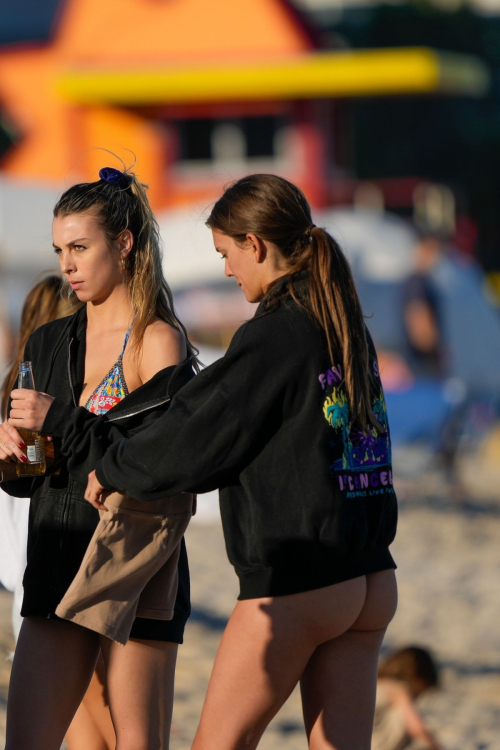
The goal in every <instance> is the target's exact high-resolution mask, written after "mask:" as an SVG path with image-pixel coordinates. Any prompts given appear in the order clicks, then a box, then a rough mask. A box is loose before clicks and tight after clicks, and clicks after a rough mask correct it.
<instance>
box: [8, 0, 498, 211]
mask: <svg viewBox="0 0 500 750" xmlns="http://www.w3.org/2000/svg"><path fill="white" fill-rule="evenodd" d="M487 85H488V80H487V73H486V72H485V71H484V70H483V68H482V67H481V64H480V63H479V62H477V61H475V60H473V59H471V58H465V57H462V56H457V55H446V56H442V55H438V54H437V53H435V52H433V51H431V50H426V49H408V50H404V49H403V50H387V51H384V50H373V51H366V52H363V51H361V52H321V51H319V50H318V49H317V46H316V43H315V39H314V33H313V32H311V30H310V29H309V28H308V26H307V24H306V23H305V22H304V21H303V19H302V18H301V17H300V16H299V14H298V13H297V12H296V11H295V10H294V9H293V8H292V6H291V5H290V4H289V3H288V2H286V0H210V2H207V0H105V2H103V1H102V0H66V2H64V3H63V4H62V9H61V13H60V16H59V19H58V23H57V26H56V29H55V32H54V35H53V38H52V39H51V40H50V41H49V42H48V43H46V44H44V45H38V46H36V47H31V48H27V47H22V48H19V49H12V48H4V49H3V50H0V103H1V105H2V107H3V109H4V110H5V111H6V113H7V115H8V116H9V117H10V118H11V119H12V121H13V122H14V123H15V124H16V126H17V128H18V130H19V131H20V138H19V140H18V142H17V143H16V144H15V145H14V146H12V147H11V148H10V150H9V151H8V152H7V154H6V155H5V156H4V158H3V160H2V163H1V165H0V166H1V168H2V170H3V171H4V172H5V173H7V174H8V175H11V176H12V177H15V178H19V179H23V180H29V181H32V182H33V181H36V182H39V183H45V184H46V183H53V184H56V185H61V184H70V183H73V182H75V181H80V180H92V179H96V176H97V171H98V168H99V167H100V166H102V165H103V162H105V161H109V158H108V157H106V156H104V155H103V154H102V153H101V152H99V151H96V150H95V149H96V148H97V147H101V148H107V149H109V150H111V151H113V152H114V153H117V154H118V155H120V156H121V157H122V158H124V160H125V161H126V162H131V161H132V158H133V157H132V155H131V152H133V154H135V156H136V158H137V162H138V168H137V169H138V173H139V174H140V175H141V177H142V178H143V179H144V180H145V181H147V182H148V183H149V184H150V187H151V193H150V194H151V199H152V203H153V205H154V207H155V208H156V209H161V208H167V207H169V206H174V205H179V204H182V203H185V202H187V201H192V200H203V201H207V200H211V199H212V198H213V197H214V196H216V195H217V194H218V193H219V192H220V186H221V184H223V183H225V182H227V181H228V180H230V179H233V178H236V177H238V176H240V175H241V174H242V173H245V172H249V171H262V170H266V171H274V172H278V173H281V174H283V175H285V176H287V177H289V178H290V179H292V180H294V181H296V182H298V183H299V184H300V185H301V186H302V187H303V188H304V189H305V190H306V192H307V194H308V196H309V198H310V200H311V201H312V203H313V204H315V205H324V204H326V203H328V202H329V196H330V193H329V187H328V185H329V181H330V180H331V178H332V175H333V176H335V174H336V171H337V172H338V169H339V167H338V155H337V153H336V152H335V149H336V147H337V144H338V139H337V138H336V136H335V132H336V128H338V122H339V118H338V116H337V113H336V110H335V99H336V98H339V97H341V98H342V97H347V96H362V95H394V94H405V93H431V92H432V93H435V92H442V93H447V92H451V93H457V92H459V93H462V94H468V95H480V94H481V93H482V92H483V91H484V90H485V89H486V87H487Z"/></svg>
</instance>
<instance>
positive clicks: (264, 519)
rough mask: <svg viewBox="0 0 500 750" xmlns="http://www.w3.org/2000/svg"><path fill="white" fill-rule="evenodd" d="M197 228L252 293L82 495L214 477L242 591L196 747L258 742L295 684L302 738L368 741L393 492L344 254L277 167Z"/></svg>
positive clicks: (387, 613) (390, 597)
mask: <svg viewBox="0 0 500 750" xmlns="http://www.w3.org/2000/svg"><path fill="white" fill-rule="evenodd" d="M207 225H208V226H209V227H210V228H211V229H212V233H213V239H214V244H215V248H216V250H217V252H219V253H220V255H221V258H222V259H223V260H224V269H225V274H226V276H229V277H234V278H235V280H236V281H237V283H238V285H239V286H240V287H241V289H242V291H243V292H244V294H245V296H246V298H247V300H248V301H249V302H260V305H259V308H258V310H257V313H256V315H255V317H254V318H252V320H250V321H248V322H247V323H245V324H244V325H243V326H242V327H241V328H240V329H239V330H238V332H237V333H236V334H235V336H234V338H233V340H232V342H231V345H230V346H229V349H228V351H227V353H226V355H225V356H224V357H223V358H222V359H220V360H219V361H218V362H216V363H214V364H212V365H211V366H210V367H208V368H206V369H205V370H203V372H202V373H201V374H200V375H198V376H197V377H196V378H194V379H193V380H192V381H191V382H190V383H187V384H186V385H185V386H184V387H183V388H182V389H181V390H180V391H179V392H178V393H177V394H176V396H175V398H174V400H173V402H172V405H171V408H170V409H169V411H168V413H166V414H165V415H164V416H163V417H162V418H161V419H159V420H157V421H156V422H155V424H154V425H152V426H151V427H149V428H148V429H147V430H144V431H143V432H142V433H141V434H140V435H136V436H134V437H132V438H130V439H128V440H122V441H120V442H117V443H115V444H114V445H112V446H110V448H109V449H108V451H107V452H106V454H105V455H104V457H103V458H102V460H101V461H99V462H98V464H97V468H96V471H95V472H92V473H91V475H90V477H89V484H88V487H87V492H86V494H85V497H86V498H87V499H88V500H89V502H90V503H91V504H93V505H94V507H101V504H102V502H104V503H105V502H106V498H107V497H108V494H109V492H110V491H112V490H113V489H123V487H127V488H128V491H129V492H130V493H131V494H132V495H133V496H134V497H136V498H137V499H138V500H141V501H144V504H145V505H147V503H148V501H153V500H154V499H155V498H156V497H158V496H159V495H161V494H162V493H163V494H164V493H167V494H174V493H176V492H179V491H182V490H189V491H192V492H195V491H199V492H206V491H207V490H213V489H215V488H220V505H221V514H222V522H223V528H224V535H225V541H226V548H227V551H228V555H229V558H230V560H231V562H232V563H233V565H234V566H235V569H236V572H237V574H238V577H239V580H240V595H239V597H238V599H239V601H238V602H237V604H236V607H235V609H234V611H233V613H232V615H231V617H230V619H229V623H228V625H227V627H226V630H225V632H224V634H223V637H222V641H221V645H220V648H219V651H218V654H217V657H216V661H215V664H214V668H213V672H212V676H211V679H210V684H209V688H208V693H207V697H206V700H205V704H204V707H203V711H202V716H201V721H200V725H199V727H198V731H197V734H196V737H195V740H194V744H193V750H236V748H242V747H245V748H248V750H252V748H255V747H257V745H258V743H259V740H260V738H261V736H262V734H263V732H264V730H265V728H266V727H267V725H268V723H269V722H270V721H271V719H272V718H273V716H274V715H275V714H276V713H277V711H278V710H279V709H280V707H281V706H282V705H283V703H284V702H285V701H286V700H287V698H288V697H289V696H290V694H291V692H292V690H293V689H294V687H295V686H296V684H297V683H298V682H300V684H301V690H302V702H303V711H304V719H305V725H306V731H307V735H308V738H309V744H310V747H311V748H314V749H315V750H320V748H331V747H335V748H337V749H338V750H369V748H370V741H371V734H372V727H373V716H374V709H375V692H376V679H377V660H378V654H379V650H380V646H381V643H382V640H383V637H384V634H385V631H386V628H387V625H388V623H389V622H390V620H391V619H392V617H393V615H394V612H395V609H396V599H397V591H396V579H395V574H394V568H395V567H396V565H395V563H394V560H393V558H392V556H391V554H390V552H389V545H390V544H391V542H392V540H393V538H394V535H395V532H396V516H397V503H396V497H395V493H394V489H393V486H392V470H391V447H390V437H389V430H388V423H387V412H386V409H385V402H384V397H383V393H382V386H381V382H380V378H379V372H378V365H377V358H376V353H375V349H374V347H373V343H372V341H371V337H370V335H369V333H368V332H367V329H366V327H365V323H364V318H363V313H362V310H361V305H360V302H359V299H358V295H357V291H356V288H355V285H354V281H353V278H352V275H351V271H350V268H349V265H348V263H347V261H346V258H345V256H344V254H343V253H342V251H341V249H340V248H339V246H338V245H337V243H336V242H335V240H334V239H333V238H332V237H331V236H330V235H329V234H328V233H327V232H326V231H325V230H323V229H321V228H319V227H316V226H315V225H314V224H313V222H312V220H311V212H310V207H309V205H308V203H307V201H306V199H305V197H304V195H303V193H302V192H301V191H300V190H299V189H298V188H297V187H296V186H295V185H293V184H292V183H290V182H288V181H287V180H284V179H282V178H280V177H277V176H275V175H250V176H248V177H246V178H243V179H241V180H239V181H238V182H236V183H234V184H233V185H232V186H230V187H229V188H228V189H227V190H226V192H225V193H224V194H223V196H222V197H221V198H220V199H219V201H217V203H216V204H215V206H214V208H213V210H212V212H211V214H210V217H209V219H208V221H207Z"/></svg>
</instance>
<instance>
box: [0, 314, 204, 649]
mask: <svg viewBox="0 0 500 750" xmlns="http://www.w3.org/2000/svg"><path fill="white" fill-rule="evenodd" d="M85 330H86V309H85V307H83V308H82V309H81V310H79V311H78V312H77V313H75V314H74V315H72V316H71V317H69V318H63V319H60V320H56V321H53V322H51V323H48V324H47V325H44V326H42V327H41V328H39V329H38V330H37V331H35V333H33V335H32V336H31V337H30V338H29V340H28V343H27V345H26V349H25V355H24V357H25V359H27V360H30V361H31V362H32V363H33V373H34V379H35V385H36V388H37V390H39V391H44V392H45V393H48V394H50V395H51V396H55V399H54V401H53V402H52V405H51V407H50V409H49V412H48V414H47V417H46V419H45V422H44V424H43V426H42V432H43V433H44V434H47V435H52V436H53V437H54V439H55V441H54V442H55V450H56V456H58V458H57V460H56V463H55V465H54V467H53V468H52V469H51V470H49V471H48V472H47V474H46V475H45V476H44V477H38V478H36V479H30V478H21V479H18V480H14V481H10V482H4V483H3V484H2V488H3V489H4V490H5V491H6V492H7V493H9V494H11V495H14V496H16V497H31V505H30V523H29V534H28V564H27V568H26V572H25V576H24V602H23V609H22V614H23V616H26V615H44V616H51V615H52V614H53V612H54V610H55V607H56V606H57V604H58V603H59V601H60V600H61V598H62V596H63V595H64V594H65V592H66V589H67V588H68V586H69V584H70V583H71V581H72V580H73V578H74V577H75V575H76V573H77V571H78V568H79V566H80V563H81V561H82V558H83V556H84V554H85V551H86V549H87V546H88V544H89V541H90V539H91V537H92V534H93V533H94V530H95V527H96V525H97V523H98V521H99V514H98V512H97V511H96V510H95V508H93V507H92V506H91V505H90V504H89V503H88V502H87V501H86V500H85V499H84V497H83V495H84V491H85V487H86V484H87V477H88V474H89V472H90V471H92V470H93V469H94V468H95V466H96V463H97V461H98V459H99V458H101V457H102V455H103V454H104V452H105V450H106V448H107V447H109V445H110V444H112V443H113V442H115V441H116V440H120V439H122V438H123V437H126V436H130V435H134V434H136V433H137V432H140V430H142V429H144V428H145V427H147V426H148V425H150V424H153V422H154V421H155V420H156V419H158V418H159V417H160V416H162V415H163V414H165V412H166V411H167V409H168V407H169V405H170V401H171V396H172V395H173V393H175V391H176V390H178V389H179V388H180V387H181V386H182V385H184V384H185V383H187V382H188V381H189V380H190V379H191V378H192V377H193V375H194V372H193V369H192V366H191V363H190V361H186V362H184V363H182V364H180V365H177V366H172V367H167V368H165V369H164V370H162V371H161V372H158V373H157V374H156V375H155V376H154V377H153V378H152V379H151V380H149V381H148V382H147V383H145V384H144V385H143V386H141V387H140V388H137V389H136V390H135V391H132V393H130V394H129V395H128V396H126V397H125V398H124V399H123V400H122V401H120V402H119V403H118V404H117V405H116V406H114V407H113V408H112V409H111V410H110V411H109V412H107V414H106V415H105V416H96V415H95V414H91V413H90V412H88V411H87V410H86V409H85V408H84V407H79V406H77V405H76V404H78V400H79V398H80V394H81V391H82V388H83V377H84V363H85ZM179 574H180V585H179V597H178V601H177V603H176V609H178V610H179V617H180V620H183V621H184V622H185V620H186V619H187V617H188V615H189V570H188V566H187V556H186V552H185V548H183V550H182V554H181V558H180V563H179ZM148 622H149V623H153V629H154V627H155V623H154V622H153V621H148ZM183 624H184V623H182V628H181V631H180V632H181V635H182V629H183ZM139 625H140V623H139ZM161 625H162V627H163V626H166V627H167V629H168V627H170V626H169V624H168V623H162V624H161ZM134 627H135V626H134ZM171 627H172V628H173V631H174V630H175V633H178V632H179V628H176V623H174V624H173V625H172V626H171ZM139 631H140V632H134V631H132V632H133V635H135V637H147V635H143V634H141V633H142V630H141V628H139ZM155 632H156V631H155ZM159 639H161V640H170V638H168V637H164V638H162V637H161V636H159ZM172 640H178V638H176V637H172ZM181 640H182V638H181Z"/></svg>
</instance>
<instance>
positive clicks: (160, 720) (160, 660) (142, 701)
mask: <svg viewBox="0 0 500 750" xmlns="http://www.w3.org/2000/svg"><path fill="white" fill-rule="evenodd" d="M101 648H102V653H103V656H104V661H105V663H106V673H107V687H108V696H109V706H110V710H111V717H112V720H113V724H114V727H115V732H116V750H168V745H169V737H170V725H171V723H172V708H173V701H174V677H175V663H176V659H177V648H178V646H177V643H163V642H159V641H139V640H130V641H129V642H128V643H127V645H126V646H120V645H119V644H117V643H114V642H113V641H110V640H109V639H108V638H104V637H102V638H101Z"/></svg>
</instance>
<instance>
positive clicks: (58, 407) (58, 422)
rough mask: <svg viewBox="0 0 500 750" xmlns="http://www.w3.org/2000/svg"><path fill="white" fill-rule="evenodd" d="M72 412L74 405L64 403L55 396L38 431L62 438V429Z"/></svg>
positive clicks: (64, 427)
mask: <svg viewBox="0 0 500 750" xmlns="http://www.w3.org/2000/svg"><path fill="white" fill-rule="evenodd" d="M74 413H75V407H74V406H70V405H69V404H65V403H64V401H62V400H61V399H60V398H55V399H54V400H53V401H52V403H51V405H50V408H49V410H48V412H47V415H46V417H45V420H44V423H43V425H42V429H41V430H40V432H42V433H43V434H44V435H52V436H53V437H60V438H62V436H63V434H64V430H65V429H66V427H67V426H68V422H69V421H70V419H71V418H72V416H73V414H74Z"/></svg>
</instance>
